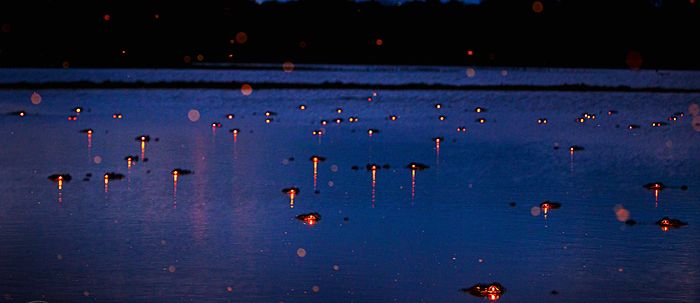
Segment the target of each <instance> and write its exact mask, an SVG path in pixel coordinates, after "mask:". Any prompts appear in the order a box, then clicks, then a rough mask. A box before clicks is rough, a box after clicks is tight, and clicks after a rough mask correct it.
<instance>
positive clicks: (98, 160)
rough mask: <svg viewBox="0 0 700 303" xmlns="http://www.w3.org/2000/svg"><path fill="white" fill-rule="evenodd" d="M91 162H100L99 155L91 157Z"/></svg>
mask: <svg viewBox="0 0 700 303" xmlns="http://www.w3.org/2000/svg"><path fill="white" fill-rule="evenodd" d="M92 162H95V164H100V163H102V157H100V156H95V157H94V158H93V159H92Z"/></svg>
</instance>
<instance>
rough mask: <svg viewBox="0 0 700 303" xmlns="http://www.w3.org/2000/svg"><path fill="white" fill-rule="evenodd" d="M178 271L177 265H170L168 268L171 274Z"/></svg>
mask: <svg viewBox="0 0 700 303" xmlns="http://www.w3.org/2000/svg"><path fill="white" fill-rule="evenodd" d="M176 270H177V268H175V265H170V266H168V271H169V272H171V273H172V272H175V271H176Z"/></svg>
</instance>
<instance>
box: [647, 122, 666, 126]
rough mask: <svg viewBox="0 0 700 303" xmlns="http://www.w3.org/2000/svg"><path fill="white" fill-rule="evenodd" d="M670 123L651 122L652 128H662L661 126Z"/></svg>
mask: <svg viewBox="0 0 700 303" xmlns="http://www.w3.org/2000/svg"><path fill="white" fill-rule="evenodd" d="M666 125H668V123H666V122H651V127H660V126H666Z"/></svg>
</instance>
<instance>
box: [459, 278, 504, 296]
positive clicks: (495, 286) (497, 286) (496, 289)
mask: <svg viewBox="0 0 700 303" xmlns="http://www.w3.org/2000/svg"><path fill="white" fill-rule="evenodd" d="M460 291H462V292H464V293H468V294H470V295H472V296H475V297H478V298H486V299H489V300H490V301H496V300H498V299H500V298H501V295H503V294H505V293H506V289H505V287H503V285H501V283H498V282H494V283H491V284H475V285H474V286H472V287H469V288H462V289H460Z"/></svg>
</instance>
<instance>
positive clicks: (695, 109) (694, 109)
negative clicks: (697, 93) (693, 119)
mask: <svg viewBox="0 0 700 303" xmlns="http://www.w3.org/2000/svg"><path fill="white" fill-rule="evenodd" d="M688 113H690V115H691V116H697V115H698V114H700V105H698V104H697V103H693V104H691V105H689V106H688Z"/></svg>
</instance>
